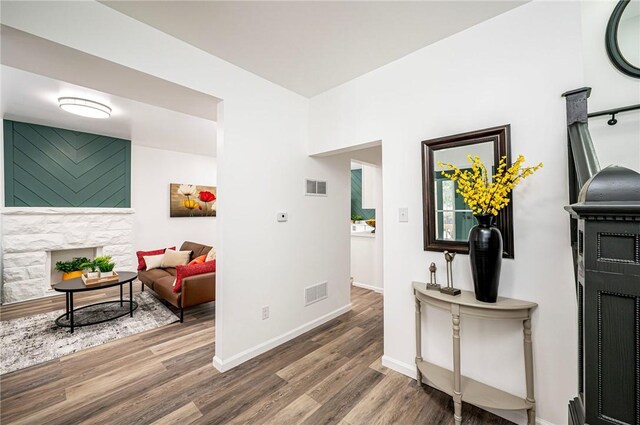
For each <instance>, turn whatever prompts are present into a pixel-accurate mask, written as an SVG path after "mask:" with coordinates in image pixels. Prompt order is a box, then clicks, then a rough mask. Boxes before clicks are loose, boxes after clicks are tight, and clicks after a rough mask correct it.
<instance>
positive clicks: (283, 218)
mask: <svg viewBox="0 0 640 425" xmlns="http://www.w3.org/2000/svg"><path fill="white" fill-rule="evenodd" d="M288 219H289V214H287V213H286V212H280V213H278V222H284V221H287V220H288Z"/></svg>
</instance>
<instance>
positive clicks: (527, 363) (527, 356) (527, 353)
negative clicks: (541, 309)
mask: <svg viewBox="0 0 640 425" xmlns="http://www.w3.org/2000/svg"><path fill="white" fill-rule="evenodd" d="M522 325H523V333H524V371H525V380H526V384H527V401H528V402H529V403H531V405H532V406H531V408H530V409H528V410H527V424H528V425H535V423H536V407H535V403H536V401H535V398H534V395H533V348H532V344H531V316H529V318H527V319H526V320H524V321H523V323H522Z"/></svg>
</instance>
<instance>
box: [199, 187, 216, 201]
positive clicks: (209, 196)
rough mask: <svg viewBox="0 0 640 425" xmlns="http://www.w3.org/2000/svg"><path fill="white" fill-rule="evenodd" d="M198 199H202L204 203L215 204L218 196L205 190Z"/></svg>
mask: <svg viewBox="0 0 640 425" xmlns="http://www.w3.org/2000/svg"><path fill="white" fill-rule="evenodd" d="M198 198H200V200H201V201H202V202H213V201H215V200H216V195H214V194H213V193H211V192H209V191H208V190H203V191H202V192H200V194H199V195H198Z"/></svg>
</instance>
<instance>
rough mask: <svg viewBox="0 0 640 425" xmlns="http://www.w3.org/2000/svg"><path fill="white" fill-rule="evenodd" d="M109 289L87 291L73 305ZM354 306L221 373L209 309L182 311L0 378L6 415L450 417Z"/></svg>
mask: <svg viewBox="0 0 640 425" xmlns="http://www.w3.org/2000/svg"><path fill="white" fill-rule="evenodd" d="M137 286H138V285H137ZM138 290H139V286H138ZM112 292H113V293H112ZM113 295H115V292H114V291H105V292H104V293H91V294H90V295H89V296H84V297H78V298H79V299H78V301H77V304H83V303H84V304H86V303H91V302H96V300H97V299H102V298H105V297H109V296H113ZM80 298H82V299H80ZM352 301H353V310H352V311H350V312H349V313H347V314H344V315H342V316H340V317H338V318H337V319H335V320H333V321H331V322H329V323H327V324H325V325H323V326H321V327H320V328H318V329H314V330H313V331H311V332H308V333H306V334H304V335H302V336H300V337H298V338H296V339H294V340H292V341H290V342H288V343H286V344H284V345H282V346H280V347H278V348H276V349H274V350H272V351H269V352H268V353H265V354H263V355H262V356H259V357H257V358H255V359H253V360H251V361H249V362H247V363H245V364H243V365H241V366H239V367H237V368H235V369H233V370H231V371H229V372H227V373H225V374H221V373H219V372H217V371H216V370H215V369H214V368H213V366H212V358H213V352H214V339H215V330H214V320H215V317H214V316H215V308H214V305H213V304H205V305H201V306H199V307H195V308H191V309H188V310H187V311H185V322H184V323H183V324H173V325H169V326H165V327H162V328H158V329H153V330H150V331H147V332H144V333H141V334H137V335H133V336H130V337H127V338H123V339H120V340H117V341H113V342H110V343H108V344H104V345H102V346H99V347H94V348H91V349H88V350H85V351H82V352H78V353H75V354H72V355H69V356H66V357H63V358H60V359H57V360H53V361H50V362H47V363H44V364H42V365H38V366H34V367H31V368H28V369H24V370H22V371H16V372H13V373H10V374H6V375H2V376H0V387H1V399H0V409H1V416H0V419H1V422H2V424H5V425H7V424H65V425H68V424H74V425H75V424H123V425H124V424H126V425H129V424H181V425H186V424H273V425H285V424H305V425H320V424H340V425H360V424H367V425H369V424H400V425H405V424H407V425H408V424H453V415H452V412H453V403H452V401H451V398H450V397H449V396H447V395H446V394H444V393H441V392H439V391H437V390H434V389H432V388H429V387H424V388H421V387H419V386H418V385H417V384H416V383H415V381H414V380H412V379H409V378H407V377H405V376H404V375H401V374H398V373H396V372H394V371H391V370H389V369H387V368H385V367H383V366H382V365H381V363H380V356H381V355H382V297H381V296H380V295H379V294H376V293H375V292H371V291H367V290H364V289H360V288H353V290H352ZM62 308H64V297H62V299H60V298H56V299H47V300H38V301H33V302H27V303H22V304H20V305H11V306H5V307H3V308H2V310H0V315H1V319H2V320H9V319H12V318H15V317H21V316H25V315H30V314H36V313H42V312H46V311H51V310H56V309H62ZM116 324H117V322H114V325H116ZM2 349H3V350H7V349H11V347H2ZM463 416H464V417H465V419H464V421H463V423H464V424H495V425H499V424H509V423H510V422H508V421H505V420H504V419H501V418H498V417H496V416H494V415H492V414H490V413H488V412H484V411H482V410H480V409H478V408H475V407H473V406H470V405H465V406H464V409H463Z"/></svg>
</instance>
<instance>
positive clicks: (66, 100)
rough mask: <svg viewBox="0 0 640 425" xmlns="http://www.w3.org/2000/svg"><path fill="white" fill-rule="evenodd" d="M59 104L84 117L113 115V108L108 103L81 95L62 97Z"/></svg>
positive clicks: (68, 110)
mask: <svg viewBox="0 0 640 425" xmlns="http://www.w3.org/2000/svg"><path fill="white" fill-rule="evenodd" d="M58 105H60V108H62V109H64V110H65V111H67V112H70V113H72V114H76V115H80V116H83V117H88V118H109V117H110V116H111V108H109V107H108V106H107V105H103V104H102V103H98V102H94V101H92V100H87V99H81V98H79V97H61V98H59V99H58Z"/></svg>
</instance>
